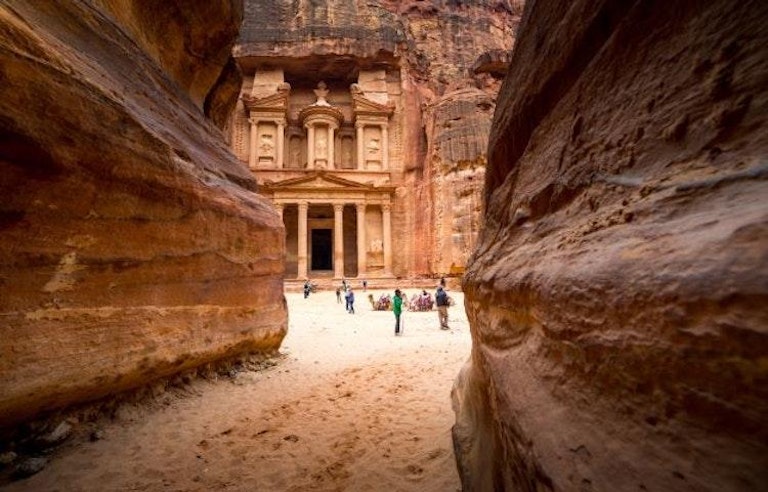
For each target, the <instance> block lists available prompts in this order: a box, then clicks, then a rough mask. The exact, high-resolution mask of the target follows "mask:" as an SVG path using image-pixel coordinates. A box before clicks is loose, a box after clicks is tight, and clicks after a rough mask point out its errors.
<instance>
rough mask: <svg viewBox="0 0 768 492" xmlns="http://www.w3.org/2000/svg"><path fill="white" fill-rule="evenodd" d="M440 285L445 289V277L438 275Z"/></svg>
mask: <svg viewBox="0 0 768 492" xmlns="http://www.w3.org/2000/svg"><path fill="white" fill-rule="evenodd" d="M440 287H442V288H443V289H445V277H440Z"/></svg>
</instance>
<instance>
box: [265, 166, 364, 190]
mask: <svg viewBox="0 0 768 492" xmlns="http://www.w3.org/2000/svg"><path fill="white" fill-rule="evenodd" d="M261 186H262V188H264V189H265V190H268V191H281V190H293V191H295V190H325V191H334V190H339V191H342V190H343V191H373V190H377V188H376V187H375V186H373V185H372V184H364V183H358V182H357V181H352V180H349V179H345V178H342V177H339V176H336V175H334V174H332V173H329V172H327V171H324V170H318V171H315V172H313V173H311V174H307V175H305V176H301V177H298V178H292V179H285V180H282V181H265V182H264V183H262V185H261Z"/></svg>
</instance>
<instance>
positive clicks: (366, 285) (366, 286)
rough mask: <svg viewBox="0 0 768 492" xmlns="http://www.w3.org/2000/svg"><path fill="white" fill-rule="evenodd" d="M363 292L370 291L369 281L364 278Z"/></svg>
mask: <svg viewBox="0 0 768 492" xmlns="http://www.w3.org/2000/svg"><path fill="white" fill-rule="evenodd" d="M363 292H368V281H367V280H365V279H363Z"/></svg>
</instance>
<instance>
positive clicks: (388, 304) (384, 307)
mask: <svg viewBox="0 0 768 492" xmlns="http://www.w3.org/2000/svg"><path fill="white" fill-rule="evenodd" d="M368 301H369V302H370V303H371V307H372V308H373V310H374V311H389V310H391V309H392V298H391V297H389V294H382V295H381V297H379V300H378V301H374V300H373V294H368Z"/></svg>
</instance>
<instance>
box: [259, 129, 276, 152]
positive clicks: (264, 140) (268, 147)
mask: <svg viewBox="0 0 768 492" xmlns="http://www.w3.org/2000/svg"><path fill="white" fill-rule="evenodd" d="M259 141H260V142H261V143H260V145H259V155H263V156H271V155H272V152H273V151H274V150H275V146H274V144H273V143H272V135H269V134H266V133H264V134H262V135H261V138H260V139H259Z"/></svg>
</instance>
